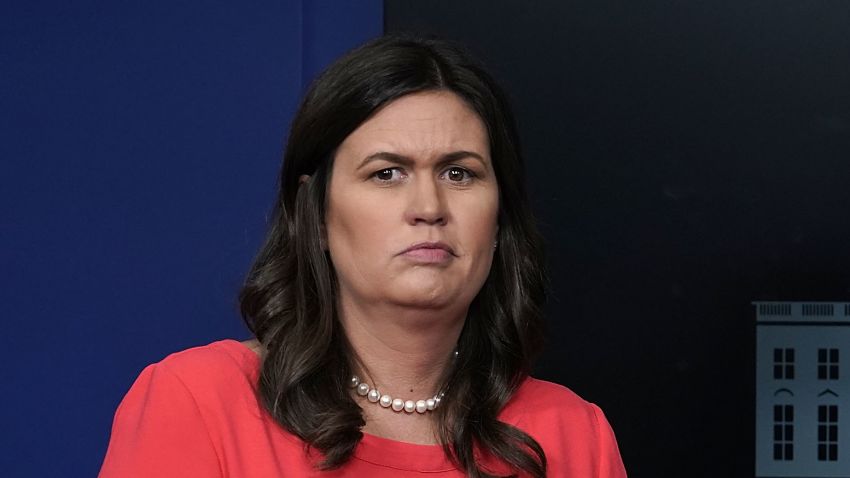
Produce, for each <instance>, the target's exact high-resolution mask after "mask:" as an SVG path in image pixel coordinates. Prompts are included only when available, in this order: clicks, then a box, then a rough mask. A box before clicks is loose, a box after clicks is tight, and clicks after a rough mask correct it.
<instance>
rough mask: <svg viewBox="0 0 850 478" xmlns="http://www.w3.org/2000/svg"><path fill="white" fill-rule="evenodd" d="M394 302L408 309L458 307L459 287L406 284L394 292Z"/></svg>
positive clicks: (392, 294) (392, 293)
mask: <svg viewBox="0 0 850 478" xmlns="http://www.w3.org/2000/svg"><path fill="white" fill-rule="evenodd" d="M390 295H391V296H392V297H393V299H394V300H393V302H395V303H397V304H399V305H404V306H407V307H419V308H423V309H442V308H446V307H450V306H452V305H456V304H457V301H458V299H460V297H459V295H458V290H457V287H449V286H447V285H445V284H433V283H419V284H416V283H413V284H404V286H401V287H398V288H397V289H396V290H394V291H392V292H391V293H390Z"/></svg>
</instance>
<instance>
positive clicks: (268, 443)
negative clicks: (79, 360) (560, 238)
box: [99, 340, 626, 478]
mask: <svg viewBox="0 0 850 478" xmlns="http://www.w3.org/2000/svg"><path fill="white" fill-rule="evenodd" d="M259 368H260V360H259V357H257V355H256V354H255V353H254V352H253V351H252V350H250V349H249V348H248V347H246V346H245V345H244V344H242V343H240V342H237V341H235V340H223V341H220V342H214V343H212V344H209V345H206V346H203V347H196V348H192V349H188V350H185V351H182V352H179V353H175V354H172V355H170V356H168V357H167V358H165V359H164V360H163V361H161V362H159V363H157V364H153V365H150V366H148V367H147V368H145V369H144V370H143V371H142V373H141V375H139V378H138V379H137V380H136V382H135V383H134V384H133V386H132V388H130V391H129V392H127V396H126V397H124V400H123V401H122V402H121V404H120V405H119V406H118V411H117V412H116V413H115V421H114V423H113V425H112V436H111V438H110V441H109V449H108V450H107V452H106V458H105V460H104V462H103V467H102V468H101V470H100V475H99V477H100V478H132V477H157V478H169V477H181V478H185V477H239V478H242V477H245V478H250V477H262V478H268V477H279V476H286V477H289V476H292V477H302V476H327V477H336V476H369V477H371V478H381V477H413V476H419V477H421V476H425V475H427V476H429V477H434V478H437V477H440V478H442V477H460V476H464V475H463V473H461V472H460V471H458V470H457V469H456V468H455V467H454V466H453V465H452V464H451V463H450V462H449V461H448V459H446V457H445V455H444V453H443V450H442V448H441V447H440V446H439V445H417V444H412V443H403V442H398V441H393V440H388V439H386V438H380V437H377V436H374V435H370V434H368V433H364V434H363V439H362V440H361V441H360V443H359V445H358V446H357V448H356V450H355V452H354V456H353V458H352V459H351V460H349V461H348V462H347V463H346V464H345V465H344V466H343V467H341V468H339V469H337V470H334V471H331V472H323V473H320V472H318V471H316V470H315V469H314V468H313V467H312V465H311V464H312V463H313V462H314V460H315V457H312V460H311V459H308V457H307V456H305V453H304V443H303V442H302V441H301V440H300V439H298V438H297V437H295V436H294V435H291V434H290V433H288V432H287V431H285V430H284V429H283V428H282V427H280V426H279V425H278V424H277V423H276V422H275V421H274V420H273V419H272V418H271V416H270V415H269V414H268V413H267V412H266V411H265V409H264V408H263V407H262V405H261V404H260V403H259V402H258V400H257V398H256V394H255V391H256V383H257V376H258V373H259ZM499 420H501V421H503V422H506V423H509V424H511V425H514V426H516V427H518V428H520V429H522V430H523V431H525V432H526V433H528V434H530V435H531V436H532V437H534V439H535V440H537V442H538V443H540V445H541V446H542V447H543V450H544V451H545V452H546V458H547V460H548V465H549V472H548V476H550V477H573V478H592V477H604V478H621V477H625V476H626V472H625V470H624V469H623V463H622V461H621V459H620V454H619V451H618V450H617V442H616V440H615V439H614V433H613V432H612V431H611V427H610V426H609V425H608V422H607V421H606V420H605V417H604V416H603V414H602V411H600V410H599V408H598V407H596V405H593V404H591V403H587V402H585V401H584V400H582V399H581V398H580V397H578V396H577V395H576V394H574V393H573V392H572V391H570V390H568V389H567V388H565V387H562V386H560V385H556V384H553V383H550V382H544V381H542V380H536V379H533V378H529V379H527V380H526V381H525V382H524V383H523V384H522V386H521V387H520V388H519V390H518V391H517V392H516V394H515V395H514V397H513V398H512V399H511V400H510V401H509V402H508V404H507V405H506V406H505V408H504V409H503V410H502V412H501V413H500V414H499Z"/></svg>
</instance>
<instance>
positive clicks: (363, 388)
mask: <svg viewBox="0 0 850 478" xmlns="http://www.w3.org/2000/svg"><path fill="white" fill-rule="evenodd" d="M367 393H369V384H367V383H361V384H360V385H358V386H357V395H360V396H363V395H366V394H367Z"/></svg>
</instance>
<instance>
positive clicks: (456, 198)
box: [302, 91, 499, 443]
mask: <svg viewBox="0 0 850 478" xmlns="http://www.w3.org/2000/svg"><path fill="white" fill-rule="evenodd" d="M376 155H377V156H376ZM302 180H304V181H307V180H309V177H306V176H305V177H303V178H302ZM327 196H328V199H327V204H326V215H325V236H326V237H325V244H326V245H327V247H328V250H329V253H330V257H331V260H332V262H333V266H334V268H335V270H336V273H337V277H338V280H339V310H340V321H341V323H342V325H343V327H344V329H345V332H346V334H347V336H348V338H349V341H350V342H351V344H352V346H353V348H354V351H355V353H356V355H357V358H358V360H359V365H360V367H359V372H360V374H361V377H364V379H365V380H366V381H367V382H368V383H370V384H372V385H374V386H377V387H378V389H379V390H380V391H381V393H387V394H390V395H391V396H393V397H398V398H402V399H413V400H416V399H424V398H428V397H429V396H432V395H433V394H434V393H435V392H436V391H437V390H436V389H435V388H436V386H437V381H438V379H439V377H440V374H441V373H442V371H443V370H444V368H445V367H446V366H447V365H448V363H449V361H450V360H451V356H452V353H453V351H454V349H455V344H456V343H457V338H458V336H459V335H460V331H461V329H462V327H463V323H464V320H465V318H466V313H467V310H468V308H469V304H470V303H471V301H472V300H473V298H474V297H475V295H476V294H477V293H478V291H479V290H480V289H481V286H482V285H483V283H484V281H485V279H486V278H487V275H488V273H489V271H490V266H491V264H492V260H493V253H494V250H495V249H494V241H495V239H496V233H497V231H498V224H497V216H498V209H499V203H498V201H499V188H498V183H497V181H496V176H495V173H494V171H493V167H492V162H491V158H490V151H489V140H488V136H487V131H486V128H485V126H484V124H483V122H482V121H481V119H480V118H479V117H478V115H477V114H476V113H475V112H474V111H473V110H471V109H470V108H469V107H468V106H467V105H466V103H464V102H463V100H462V99H460V97H458V96H457V95H455V94H454V93H451V92H445V91H440V92H423V93H416V94H411V95H408V96H405V97H402V98H400V99H398V100H395V101H393V102H392V103H390V104H388V105H386V106H384V107H383V108H382V109H381V110H379V111H378V112H377V113H376V114H375V115H374V116H373V117H372V118H370V119H369V120H368V121H366V122H364V123H363V124H362V125H360V127H359V128H357V129H356V130H355V131H354V132H353V133H352V134H351V135H349V136H348V137H347V138H346V139H345V140H344V141H343V142H342V144H341V145H340V146H339V148H338V149H337V153H336V156H335V159H334V164H333V169H332V172H331V180H330V185H329V190H328V195H327ZM425 241H428V242H437V241H440V242H443V243H445V244H446V245H448V247H449V248H451V251H452V252H451V253H445V252H441V251H439V250H438V251H433V250H432V251H419V252H420V253H421V254H422V256H420V257H415V256H414V255H410V254H403V251H405V249H408V248H409V247H410V246H412V245H414V244H418V243H421V242H425ZM423 257H424V259H423ZM429 258H430V260H429ZM357 400H358V403H361V402H362V403H361V406H362V407H363V410H364V416H365V417H366V421H367V424H366V427H365V428H364V431H365V432H367V433H372V434H375V435H379V436H384V437H386V438H392V439H396V440H401V441H409V442H414V443H434V442H435V438H434V435H433V430H432V428H431V426H430V419H429V416H428V414H425V415H418V414H415V413H414V414H412V415H408V414H405V413H393V412H392V411H390V410H389V409H383V408H381V407H379V406H377V405H374V404H372V403H369V402H367V401H365V400H364V399H362V398H361V397H357Z"/></svg>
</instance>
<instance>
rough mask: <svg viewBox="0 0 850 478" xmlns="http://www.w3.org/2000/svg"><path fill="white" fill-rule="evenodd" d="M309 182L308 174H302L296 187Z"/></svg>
mask: <svg viewBox="0 0 850 478" xmlns="http://www.w3.org/2000/svg"><path fill="white" fill-rule="evenodd" d="M309 180H310V175H309V174H302V175H301V176H298V185H299V186H300V185H302V184H304V183H306V182H307V181H309Z"/></svg>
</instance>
